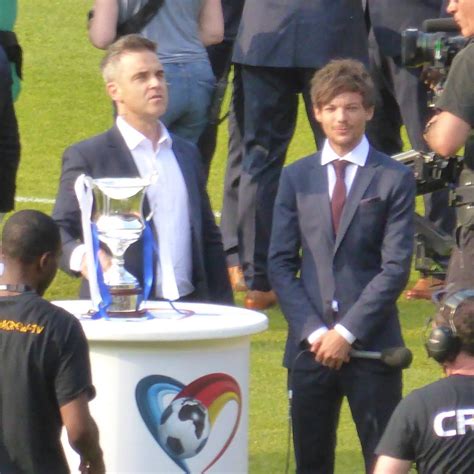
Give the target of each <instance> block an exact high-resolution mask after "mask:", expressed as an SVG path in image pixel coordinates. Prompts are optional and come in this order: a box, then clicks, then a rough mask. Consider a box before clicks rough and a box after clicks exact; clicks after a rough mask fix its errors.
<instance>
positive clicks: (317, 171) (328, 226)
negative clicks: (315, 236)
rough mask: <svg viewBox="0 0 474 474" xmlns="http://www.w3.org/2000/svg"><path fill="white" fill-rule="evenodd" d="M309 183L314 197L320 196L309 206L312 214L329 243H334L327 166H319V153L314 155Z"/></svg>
mask: <svg viewBox="0 0 474 474" xmlns="http://www.w3.org/2000/svg"><path fill="white" fill-rule="evenodd" d="M311 183H312V187H313V192H314V193H315V194H316V196H320V197H321V198H320V199H314V200H312V201H311V204H312V205H313V204H314V212H313V213H312V214H313V215H314V216H316V217H317V219H318V220H319V222H320V225H319V226H318V227H320V228H321V229H323V230H324V232H325V233H326V236H327V238H328V241H329V242H333V243H334V232H333V230H332V216H331V202H330V200H329V191H328V171H327V166H321V153H319V152H318V153H316V155H315V159H314V163H313V169H312V177H311Z"/></svg>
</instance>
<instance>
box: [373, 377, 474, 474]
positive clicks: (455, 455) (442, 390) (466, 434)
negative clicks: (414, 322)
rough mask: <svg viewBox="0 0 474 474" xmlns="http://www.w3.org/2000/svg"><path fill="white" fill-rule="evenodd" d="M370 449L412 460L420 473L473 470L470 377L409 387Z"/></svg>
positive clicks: (472, 386) (448, 473)
mask: <svg viewBox="0 0 474 474" xmlns="http://www.w3.org/2000/svg"><path fill="white" fill-rule="evenodd" d="M376 453H377V454H379V455H381V454H383V455H386V456H390V457H393V458H397V459H403V460H408V461H415V462H416V465H417V469H418V472H420V473H426V474H441V473H442V474H473V473H474V376H462V375H453V376H450V377H447V378H445V379H442V380H439V381H437V382H435V383H433V384H431V385H428V386H426V387H423V388H421V389H419V390H415V391H414V392H412V393H411V394H410V395H408V396H407V397H406V398H405V399H403V400H402V401H401V402H400V404H399V405H398V407H397V408H396V409H395V411H394V412H393V414H392V417H391V418H390V422H389V423H388V425H387V428H386V430H385V433H384V434H383V436H382V439H381V440H380V442H379V445H378V446H377V449H376Z"/></svg>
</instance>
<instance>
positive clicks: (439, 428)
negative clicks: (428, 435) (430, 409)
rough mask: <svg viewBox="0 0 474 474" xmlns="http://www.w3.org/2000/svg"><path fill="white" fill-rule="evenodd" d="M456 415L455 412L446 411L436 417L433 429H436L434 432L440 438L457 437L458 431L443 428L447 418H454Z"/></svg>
mask: <svg viewBox="0 0 474 474" xmlns="http://www.w3.org/2000/svg"><path fill="white" fill-rule="evenodd" d="M455 414H456V413H455V411H454V410H450V411H445V412H442V413H438V414H437V415H436V416H435V419H434V422H433V429H434V432H435V433H436V434H437V435H438V436H455V435H456V430H445V429H444V428H443V421H444V420H445V419H446V418H452V417H453V416H454V415H455Z"/></svg>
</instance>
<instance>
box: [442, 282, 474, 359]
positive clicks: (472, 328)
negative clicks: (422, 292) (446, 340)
mask: <svg viewBox="0 0 474 474" xmlns="http://www.w3.org/2000/svg"><path fill="white" fill-rule="evenodd" d="M462 291H465V290H462ZM471 295H472V291H471ZM451 313H452V309H451V308H450V307H448V306H442V307H441V308H440V310H439V312H438V314H437V315H436V317H435V324H436V325H437V326H446V327H452V326H451V324H453V325H454V329H455V332H456V336H457V337H458V338H459V339H460V340H461V350H462V351H464V352H466V353H467V354H469V355H471V356H474V296H467V297H466V298H465V299H464V300H462V301H461V302H460V303H459V304H458V305H457V307H456V310H455V311H454V314H451ZM451 318H452V321H451V322H450V319H451Z"/></svg>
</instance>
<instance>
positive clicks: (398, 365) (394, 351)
mask: <svg viewBox="0 0 474 474" xmlns="http://www.w3.org/2000/svg"><path fill="white" fill-rule="evenodd" d="M349 355H350V356H351V357H356V358H359V359H373V360H380V361H381V362H382V363H383V364H385V365H388V366H389V367H393V368H394V369H406V368H408V367H410V364H411V362H412V360H413V354H412V353H411V351H410V349H408V348H406V347H390V348H388V349H384V350H383V351H382V352H374V351H358V350H356V349H351V351H350V352H349Z"/></svg>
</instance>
